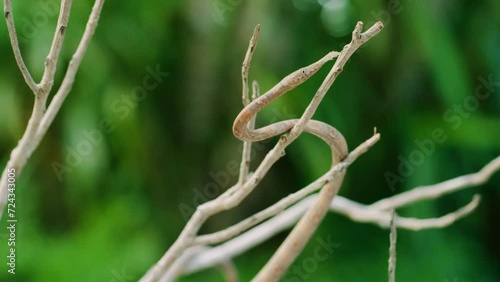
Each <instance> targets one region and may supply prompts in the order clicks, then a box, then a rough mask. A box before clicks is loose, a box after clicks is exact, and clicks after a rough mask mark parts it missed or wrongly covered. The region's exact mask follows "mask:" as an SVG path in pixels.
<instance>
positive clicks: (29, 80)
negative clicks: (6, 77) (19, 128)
mask: <svg viewBox="0 0 500 282" xmlns="http://www.w3.org/2000/svg"><path fill="white" fill-rule="evenodd" d="M3 11H4V16H5V20H6V21H7V29H8V31H9V38H10V44H11V45H12V50H13V51H14V58H15V59H16V62H17V65H18V66H19V69H20V70H21V73H22V75H23V77H24V80H25V81H26V84H27V85H28V86H29V88H30V89H31V91H33V93H34V94H35V95H37V94H38V93H39V92H40V91H39V87H38V85H37V84H36V82H35V80H33V77H32V76H31V74H30V72H29V70H28V68H27V67H26V64H25V63H24V59H23V56H22V54H21V50H20V49H19V41H18V39H17V33H16V25H15V24H14V16H13V14H12V0H5V1H4V4H3Z"/></svg>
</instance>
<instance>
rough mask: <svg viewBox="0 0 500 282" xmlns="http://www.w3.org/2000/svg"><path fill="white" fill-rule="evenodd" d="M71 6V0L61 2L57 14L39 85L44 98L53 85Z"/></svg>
mask: <svg viewBox="0 0 500 282" xmlns="http://www.w3.org/2000/svg"><path fill="white" fill-rule="evenodd" d="M71 4H72V0H63V1H62V2H61V10H60V12H59V19H58V20H57V27H56V31H55V32H54V39H53V40H52V45H51V47H50V51H49V54H48V55H47V59H46V60H45V70H44V72H43V77H42V81H41V82H40V85H39V86H40V88H41V91H42V92H43V93H44V94H45V97H48V94H49V93H50V90H51V89H52V86H53V85H54V76H55V74H56V69H57V61H58V59H59V54H60V53H61V49H62V45H63V41H64V35H65V34H66V29H67V27H68V21H69V14H70V11H71ZM45 99H46V98H45Z"/></svg>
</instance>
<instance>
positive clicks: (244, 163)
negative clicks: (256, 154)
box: [238, 25, 260, 185]
mask: <svg viewBox="0 0 500 282" xmlns="http://www.w3.org/2000/svg"><path fill="white" fill-rule="evenodd" d="M259 33H260V25H257V26H256V27H255V29H254V31H253V35H252V38H251V39H250V42H249V44H248V49H247V53H246V55H245V59H244V60H243V65H242V67H241V83H242V95H241V96H242V98H241V99H242V102H243V107H246V105H248V104H249V103H250V97H249V96H248V72H249V70H250V63H251V62H252V56H253V53H254V51H255V48H256V47H257V43H258V41H259ZM252 89H253V91H252V93H253V94H252V97H257V96H259V93H257V92H258V91H259V86H258V84H257V82H255V81H254V83H253V85H252ZM255 118H256V117H254V118H253V119H252V120H251V121H250V123H249V124H248V127H249V128H250V130H253V129H254V126H255ZM251 154H252V141H245V142H243V153H242V157H241V165H240V176H239V179H238V183H239V184H240V185H242V184H243V183H244V182H245V181H246V180H247V177H248V172H249V168H250V157H251Z"/></svg>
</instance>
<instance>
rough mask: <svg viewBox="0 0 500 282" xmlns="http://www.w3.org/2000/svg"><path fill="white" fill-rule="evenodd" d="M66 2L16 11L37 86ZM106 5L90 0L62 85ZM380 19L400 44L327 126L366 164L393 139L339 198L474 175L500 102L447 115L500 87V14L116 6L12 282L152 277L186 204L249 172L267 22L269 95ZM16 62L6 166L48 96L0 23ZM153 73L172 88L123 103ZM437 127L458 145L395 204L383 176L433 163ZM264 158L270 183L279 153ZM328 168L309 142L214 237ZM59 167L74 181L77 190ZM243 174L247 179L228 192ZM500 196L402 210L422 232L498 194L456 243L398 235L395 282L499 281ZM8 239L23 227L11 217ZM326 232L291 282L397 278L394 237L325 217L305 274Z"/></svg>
mask: <svg viewBox="0 0 500 282" xmlns="http://www.w3.org/2000/svg"><path fill="white" fill-rule="evenodd" d="M57 2H58V1H55V0H50V1H47V0H41V1H35V0H25V1H15V3H14V16H15V19H16V25H17V28H18V32H19V35H20V36H21V37H22V38H24V40H23V41H22V42H21V49H22V52H23V54H24V56H25V60H26V61H27V64H28V67H29V68H30V69H31V71H32V73H33V76H34V77H35V78H36V80H38V79H39V78H40V77H41V74H42V71H43V62H44V58H45V56H46V54H47V52H48V49H49V46H50V42H51V38H52V34H53V30H54V28H55V23H56V20H57V15H56V13H53V5H54V3H55V4H57ZM90 2H91V1H74V4H73V9H72V15H71V19H70V25H69V27H68V32H67V38H66V41H65V44H64V49H63V53H62V57H61V60H60V63H59V66H58V69H59V72H58V76H57V81H56V84H57V85H58V84H59V83H60V81H61V79H62V75H63V70H64V69H65V68H66V66H67V64H68V62H69V60H70V59H71V55H72V53H73V51H74V50H75V48H76V45H77V44H78V41H79V39H80V37H81V34H82V32H83V29H84V25H85V22H86V19H87V18H88V14H89V12H90V8H91V4H92V3H90ZM43 7H45V8H46V9H45V10H44V9H43ZM44 15H45V16H44ZM378 19H380V20H382V21H383V22H384V24H385V26H386V28H385V29H384V30H383V31H382V33H381V34H380V35H378V36H377V37H376V38H374V39H373V40H371V41H370V42H369V43H368V44H366V45H365V46H363V47H362V48H361V49H360V50H359V51H358V52H357V53H356V54H355V55H354V56H353V57H352V58H351V60H350V62H349V63H348V64H347V66H346V67H345V70H344V72H343V73H342V74H341V76H340V77H339V79H338V80H337V81H336V82H335V84H334V86H333V87H332V89H331V90H330V91H329V93H328V95H327V96H326V98H325V99H324V101H323V103H322V105H321V107H320V108H319V110H318V112H317V113H316V115H315V118H316V119H318V120H323V121H326V122H328V123H329V124H332V125H334V126H335V127H336V128H338V129H339V130H340V131H341V132H342V133H343V134H344V135H345V137H346V139H347V141H348V144H349V146H350V147H351V148H353V147H355V146H357V145H358V144H359V143H360V142H362V141H364V140H365V139H366V138H367V137H369V136H370V135H371V134H372V131H373V127H374V126H376V127H377V128H378V131H379V132H381V134H382V140H381V141H380V142H379V143H378V144H377V145H376V146H375V147H374V148H373V149H372V150H370V151H369V153H368V154H366V155H364V156H363V157H362V158H361V159H359V161H357V162H356V163H355V164H354V165H353V166H352V167H351V168H350V169H349V171H348V173H347V177H346V180H345V182H344V184H343V187H342V190H341V194H342V195H344V196H347V197H349V198H351V199H354V200H356V201H359V202H362V203H371V202H374V201H376V200H379V199H381V198H384V197H388V196H391V195H394V194H396V193H399V192H403V191H406V190H409V189H411V188H413V187H416V186H418V185H425V184H432V183H437V182H439V181H443V180H446V179H449V178H452V177H455V176H459V175H462V174H466V173H472V172H475V171H477V170H479V169H480V168H481V167H482V166H483V165H484V164H486V163H487V162H488V161H490V160H491V159H493V158H494V157H496V156H498V155H499V154H500V143H499V142H498V138H499V137H500V116H499V113H500V98H499V95H498V93H499V91H500V89H499V88H498V87H496V88H494V89H493V92H492V93H491V95H490V96H489V98H488V99H485V100H481V101H480V102H479V107H478V109H477V110H473V111H466V114H467V115H464V116H459V115H458V114H457V113H456V112H453V116H454V117H455V121H454V122H451V121H450V120H446V119H445V118H444V117H443V115H444V113H446V112H447V111H448V110H453V109H454V107H457V106H458V105H463V104H464V102H465V101H469V99H470V98H471V96H473V95H474V93H475V89H476V87H477V86H478V85H480V80H478V77H480V76H482V77H485V78H487V77H488V76H489V75H491V76H492V77H493V80H494V81H500V55H499V51H498V50H500V33H499V32H498V30H499V28H500V2H499V1H495V0H487V1H481V4H478V3H477V2H474V1H423V0H415V1H410V0H403V1H396V0H392V1H380V0H376V1H360V0H350V1H349V0H318V1H316V0H293V1H285V0H281V1H241V0H211V1H200V0H198V1H196V0H186V1H153V0H144V1H107V2H106V3H105V7H104V10H103V12H102V17H101V20H100V23H99V27H98V30H97V33H96V35H95V37H94V39H93V41H92V43H91V45H90V48H89V50H88V53H87V54H86V56H85V58H84V61H83V63H82V65H81V67H80V71H79V73H78V76H77V80H76V83H75V85H74V89H73V91H72V92H71V94H70V96H69V97H68V99H67V100H66V102H65V104H64V106H63V108H62V111H61V112H60V113H59V115H58V117H57V119H56V121H55V123H54V124H53V125H52V127H51V129H50V131H49V133H48V135H47V136H46V138H45V139H44V140H43V142H42V144H41V146H40V148H39V149H38V150H37V151H36V152H35V154H34V156H33V158H32V159H31V160H30V162H29V164H28V165H27V167H26V168H25V170H24V171H23V173H22V176H21V177H20V178H18V181H17V187H18V189H17V202H16V204H17V216H18V226H17V263H18V264H17V274H16V275H15V277H14V278H13V277H12V276H11V275H9V274H7V266H6V264H5V263H2V264H1V266H0V268H1V271H0V280H1V281H75V282H76V281H135V280H137V279H138V278H139V277H140V276H141V275H142V274H143V273H144V272H145V271H146V270H147V269H148V268H149V267H150V266H151V265H152V264H153V263H154V262H156V261H157V260H158V259H159V257H160V256H161V255H162V254H163V253H164V251H165V250H166V249H167V248H168V246H169V245H170V244H172V242H173V241H174V240H175V238H176V236H177V235H178V234H179V232H180V231H181V228H182V226H183V225H184V224H185V222H186V217H185V216H184V215H185V213H184V212H182V211H181V209H180V207H184V208H186V207H190V208H193V207H194V205H195V204H196V203H198V202H202V201H203V200H200V199H201V198H204V197H196V195H199V193H197V192H196V191H204V188H205V187H206V186H207V185H209V186H210V185H211V187H214V185H213V183H215V184H216V186H217V187H218V188H217V191H216V192H218V193H221V192H222V191H224V190H225V189H227V188H228V187H229V185H230V184H227V183H226V182H227V181H225V179H224V181H222V180H221V181H219V183H217V182H216V181H215V180H214V178H213V177H212V176H211V175H213V174H214V173H215V174H218V175H219V176H220V175H222V174H226V175H228V174H231V173H230V172H229V171H228V169H227V167H226V166H227V165H228V164H231V163H234V162H239V160H240V150H241V144H240V142H239V141H238V140H236V138H234V137H233V136H232V133H231V125H232V122H233V119H234V118H235V117H236V115H237V114H238V112H239V111H240V110H241V97H240V95H241V94H240V93H241V85H240V83H241V82H240V81H241V80H240V74H239V72H240V67H241V62H242V59H243V56H244V53H245V51H246V46H247V43H248V40H249V38H250V36H251V33H252V30H253V27H254V26H255V25H256V24H257V23H260V24H261V26H262V31H261V38H260V42H259V45H258V47H257V51H256V54H255V56H254V61H253V63H252V68H251V74H250V76H251V79H256V80H258V82H259V83H260V86H261V89H262V90H267V89H269V88H270V87H272V86H273V85H274V84H275V83H277V82H278V81H279V80H280V79H281V78H282V77H284V76H285V75H286V74H288V73H290V72H292V71H293V70H295V69H297V68H299V67H302V66H304V65H308V64H310V63H311V62H313V61H315V60H317V59H318V58H320V57H321V56H323V55H324V54H325V53H327V52H328V51H331V50H340V49H341V48H342V46H343V45H344V44H346V43H348V42H349V40H350V32H351V30H352V28H353V26H354V25H355V23H356V21H357V20H362V21H364V22H365V23H366V25H367V26H368V25H371V24H373V23H374V22H375V21H376V20H378ZM0 54H1V65H0V89H1V95H0V119H1V120H2V122H1V123H0V132H1V134H0V157H1V160H2V164H5V163H6V162H7V159H8V154H9V152H10V151H11V149H12V148H13V147H14V146H15V144H16V143H17V140H18V139H19V138H20V137H21V135H22V133H23V130H24V128H25V125H26V122H27V120H28V118H29V115H30V112H31V107H32V103H33V99H32V94H31V93H30V91H29V89H28V87H27V86H26V85H25V84H24V82H23V79H22V76H21V74H20V72H19V71H18V69H17V66H16V64H15V61H14V58H13V55H12V50H11V47H10V45H9V41H8V35H7V29H6V25H5V23H4V22H3V21H2V22H1V23H0ZM148 67H149V68H153V69H154V68H156V67H158V68H159V69H161V71H163V72H168V73H169V75H168V76H167V77H166V78H165V79H164V80H163V81H162V82H161V83H159V84H158V85H157V87H155V88H154V89H152V90H149V91H147V94H146V96H145V97H144V99H143V100H141V101H139V102H137V103H134V102H133V103H130V102H126V101H127V100H126V99H127V98H130V97H132V96H131V95H133V93H135V92H133V91H136V90H134V89H137V88H136V87H140V86H142V83H143V82H142V81H143V78H144V77H145V76H146V75H147V74H148V71H147V68H148ZM327 72H328V70H327V68H324V69H323V70H321V71H320V72H319V73H318V74H317V75H316V76H315V77H313V78H312V79H310V80H309V81H308V82H307V83H305V84H304V85H302V86H300V87H299V88H297V89H296V90H294V91H292V93H290V94H289V95H287V96H286V97H284V98H282V99H280V100H279V101H277V102H275V103H273V105H272V107H270V108H269V109H266V110H265V111H264V112H263V114H262V115H261V116H260V117H259V120H258V124H259V125H264V124H268V123H269V122H270V121H273V120H274V121H276V120H278V119H283V118H290V117H298V116H300V114H301V112H302V111H303V110H304V108H305V107H306V105H307V103H308V101H309V100H310V99H311V97H312V95H313V94H314V92H315V90H316V89H317V87H318V86H319V84H320V83H321V81H322V78H323V77H324V76H325V75H326V73H327ZM483 89H484V88H483ZM118 107H121V108H120V109H121V110H118ZM457 116H458V117H460V118H459V120H460V125H458V121H457V120H456V119H457ZM103 120H106V121H108V122H110V123H111V125H112V130H111V132H109V133H103V138H102V141H100V142H95V143H93V144H92V145H91V146H90V149H89V148H87V149H88V151H84V152H85V154H83V155H82V154H80V157H81V159H80V160H78V159H76V160H75V159H73V161H75V163H71V162H68V155H69V154H70V153H69V152H70V151H71V150H78V148H80V149H81V148H83V147H81V146H84V144H90V143H88V142H89V139H88V137H86V136H85V134H84V132H93V131H92V130H97V129H98V128H99V123H100V122H102V121H103ZM454 126H455V127H457V128H456V129H455V128H454ZM436 128H442V129H443V130H444V132H445V133H446V136H447V139H446V141H445V142H444V143H441V144H437V145H436V148H435V151H434V152H433V153H432V154H430V155H429V156H426V157H425V160H424V161H423V163H422V164H420V165H418V166H415V169H414V172H413V173H412V174H411V175H410V176H409V177H407V178H405V180H404V181H403V182H397V183H396V184H395V185H394V189H391V186H390V185H389V184H388V182H387V181H386V178H385V177H384V174H385V173H386V172H392V173H397V171H398V165H400V163H401V161H400V159H398V157H402V158H405V159H408V157H409V156H410V154H411V153H412V152H414V151H415V150H418V146H417V145H416V143H415V141H416V140H420V141H421V140H424V139H427V138H430V137H431V136H432V131H433V130H434V129H436ZM273 141H275V140H273ZM258 145H259V147H258V148H259V149H257V150H255V151H256V155H255V159H254V163H253V167H255V166H256V164H258V162H259V161H260V160H261V159H262V157H263V156H264V154H265V153H266V151H267V150H268V149H269V148H270V147H271V146H272V145H273V142H263V143H261V144H258ZM79 146H80V147H79ZM327 155H328V149H327V148H326V146H325V145H324V144H322V143H321V142H320V141H319V140H317V139H315V138H313V137H310V136H303V137H301V138H300V139H299V140H298V141H297V142H295V143H294V144H293V145H292V146H291V147H289V149H288V150H287V156H286V157H284V158H283V159H282V160H281V161H280V162H279V163H278V164H277V165H276V166H275V167H274V168H273V169H272V170H271V172H270V173H269V175H268V176H267V177H266V178H265V179H264V181H263V182H262V185H261V186H259V188H258V189H257V190H256V191H255V192H254V193H253V194H252V195H251V196H250V197H249V198H248V199H247V200H246V201H245V202H244V203H243V204H242V205H241V206H240V207H239V208H237V209H235V210H232V211H230V212H226V213H223V214H221V215H220V216H217V217H216V218H214V219H213V220H210V221H209V222H208V223H207V224H206V226H205V227H204V228H203V232H210V231H215V230H219V229H220V228H223V227H225V226H228V225H230V224H231V223H235V222H237V221H238V220H241V219H243V218H245V217H246V216H248V215H251V214H253V213H255V212H257V211H259V210H261V209H262V208H264V207H266V206H267V205H269V204H271V203H273V202H275V201H276V200H278V199H280V198H281V197H283V196H285V195H287V194H288V193H290V192H293V191H296V190H297V189H299V188H300V187H302V186H304V185H306V184H307V183H309V182H311V181H312V180H314V179H315V177H318V176H319V175H321V174H322V173H324V172H325V171H326V170H327V168H328V166H329V165H330V164H329V161H330V160H329V158H328V157H327ZM70 161H71V160H70ZM54 164H56V165H57V164H60V165H65V166H66V167H65V168H66V169H67V170H66V171H64V173H63V174H62V175H60V177H61V181H60V180H59V178H58V174H57V173H56V171H55V170H54ZM59 174H61V172H59ZM221 177H222V176H221ZM236 178H237V176H236V175H235V174H231V183H234V182H235V180H236ZM220 179H223V178H220ZM220 179H219V180H220ZM499 184H500V175H498V174H497V175H496V176H494V177H493V178H492V179H491V180H490V181H489V182H488V183H487V184H484V185H482V186H481V187H479V188H474V189H469V190H466V191H462V192H459V193H455V194H453V195H449V196H446V197H443V198H442V199H439V200H436V201H432V202H424V203H419V204H417V205H414V206H411V207H408V208H404V209H402V210H400V213H401V214H402V215H405V216H412V217H433V216H434V217H435V216H439V215H442V214H444V213H447V212H450V211H452V210H455V209H457V208H458V207H460V206H462V205H464V204H466V203H467V202H468V201H469V200H470V199H471V197H472V195H473V194H474V193H480V194H481V195H482V196H483V197H482V202H481V205H480V207H479V208H478V209H477V211H475V212H474V213H473V214H472V215H470V216H468V217H467V218H465V219H463V220H461V221H459V222H458V223H456V224H454V225H453V226H451V227H448V228H446V229H441V230H427V231H420V232H409V231H404V230H400V231H399V233H398V265H397V280H398V281H499V280H500V267H499V266H500V263H499V260H500V243H499V241H498V238H500V229H499V225H498V216H499V214H500V209H499V205H498V203H499V201H500V190H499ZM211 197H213V195H209V196H207V198H211ZM181 204H182V205H183V206H181ZM188 209H189V208H188ZM0 223H1V226H6V225H7V223H6V222H5V219H4V220H2V222H0ZM0 230H1V231H0V234H3V236H2V237H0V240H1V242H0V254H1V257H2V259H1V261H4V262H6V256H7V253H8V250H7V244H6V241H5V239H6V235H7V231H6V229H5V228H1V229H0ZM285 236H286V233H283V234H280V235H279V236H276V237H275V238H273V239H272V240H270V241H269V242H267V243H265V244H263V245H261V246H259V247H257V248H255V249H253V250H251V251H249V252H247V253H245V254H244V255H242V256H240V257H237V258H236V259H235V260H234V261H235V263H236V266H237V267H238V269H239V271H240V277H241V280H242V281H248V280H250V279H251V277H253V275H254V274H255V273H256V272H257V271H258V269H259V268H260V267H262V265H263V264H264V263H265V262H266V261H267V260H268V258H269V257H270V255H271V254H272V253H273V251H274V250H275V249H276V248H277V246H278V245H279V244H280V242H281V241H282V240H283V239H284V238H285ZM329 236H331V237H330V238H331V240H332V241H333V242H335V243H336V244H338V248H336V249H335V252H334V253H333V254H332V255H331V256H330V257H329V258H328V259H327V260H326V261H324V262H320V263H319V264H318V267H317V269H316V270H315V271H311V272H308V273H307V277H302V278H298V276H297V275H294V274H293V273H292V274H290V275H289V276H287V277H286V278H285V279H284V281H298V280H294V279H299V280H300V279H303V278H305V279H304V280H305V281H366V280H370V281H385V280H386V279H387V278H386V269H387V258H388V237H389V236H388V231H387V230H384V229H380V228H379V227H377V226H373V225H367V224H360V223H355V222H352V221H350V220H348V219H346V218H344V217H342V216H340V215H337V214H329V215H328V216H327V217H326V219H325V221H324V222H323V223H322V224H321V227H320V229H319V230H318V232H316V234H315V239H314V240H312V241H311V242H310V243H309V244H308V246H307V248H306V250H305V251H304V253H303V254H302V255H301V256H300V257H299V258H298V259H297V261H296V263H295V266H296V267H302V264H303V262H304V260H305V259H307V258H308V257H310V256H311V255H312V253H313V250H314V249H315V248H316V247H317V246H318V245H317V243H316V240H318V239H326V238H328V237H329ZM181 281H222V276H221V274H220V273H219V271H218V270H216V269H211V270H207V271H203V272H200V273H198V274H195V275H192V276H189V277H185V278H182V279H181Z"/></svg>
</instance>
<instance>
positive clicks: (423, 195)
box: [370, 156, 500, 210]
mask: <svg viewBox="0 0 500 282" xmlns="http://www.w3.org/2000/svg"><path fill="white" fill-rule="evenodd" d="M497 171H500V156H499V157H497V158H495V159H493V160H492V161H491V162H489V163H488V164H487V165H486V166H484V167H483V169H481V170H480V171H478V172H476V173H472V174H468V175H463V176H459V177H457V178H453V179H450V180H447V181H444V182H441V183H438V184H434V185H429V186H422V187H417V188H415V189H413V190H410V191H408V192H405V193H401V194H399V195H396V196H393V197H390V198H386V199H383V200H380V201H378V202H375V203H373V204H372V205H370V207H371V208H373V209H377V210H389V209H392V208H399V207H403V206H407V205H409V204H413V203H415V202H419V201H423V200H431V199H436V198H439V197H441V196H443V195H445V194H449V193H451V192H456V191H459V190H462V189H465V188H469V187H473V186H478V185H481V184H483V183H485V182H486V181H488V180H489V179H490V177H491V176H492V175H493V174H494V173H495V172H497Z"/></svg>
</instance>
